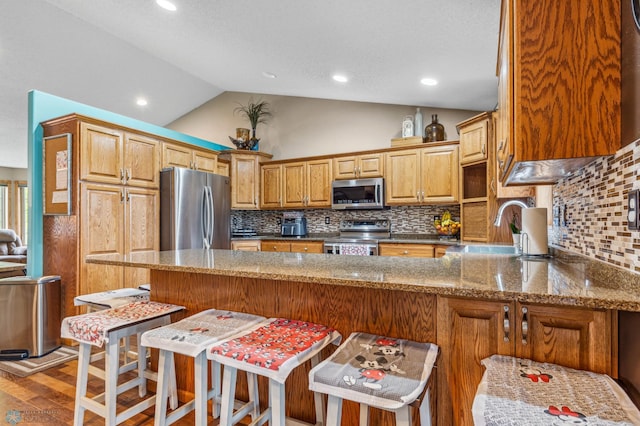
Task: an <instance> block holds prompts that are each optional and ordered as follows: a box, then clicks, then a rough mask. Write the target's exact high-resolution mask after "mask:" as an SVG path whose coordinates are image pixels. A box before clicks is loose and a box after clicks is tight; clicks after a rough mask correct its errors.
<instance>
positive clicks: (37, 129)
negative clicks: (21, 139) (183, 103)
mask: <svg viewBox="0 0 640 426" xmlns="http://www.w3.org/2000/svg"><path fill="white" fill-rule="evenodd" d="M28 100H29V118H28V120H29V123H28V131H29V135H28V144H29V146H28V165H29V189H30V190H29V198H30V199H29V204H30V206H31V211H30V212H29V241H28V246H29V260H28V264H27V274H28V275H30V276H33V277H39V276H41V275H42V261H43V246H42V212H43V211H42V126H40V123H41V122H43V121H47V120H51V119H53V118H57V117H62V116H64V115H67V114H72V113H78V114H81V115H84V116H87V117H93V118H96V119H99V120H103V121H108V122H110V123H114V124H118V125H121V126H124V127H128V128H131V129H134V130H140V131H143V132H147V133H151V134H154V135H157V136H162V137H165V138H169V139H173V140H176V141H179V142H184V143H188V144H191V145H196V146H199V147H202V148H207V149H212V150H216V151H224V150H228V149H229V147H226V146H223V145H218V144H217V143H215V142H210V141H207V140H204V139H199V138H196V137H193V136H189V135H186V134H184V133H180V132H176V131H175V130H171V129H167V128H164V127H161V126H156V125H153V124H149V123H145V122H144V121H140V120H135V119H133V118H129V117H125V116H123V115H120V114H115V113H113V112H109V111H105V110H102V109H99V108H95V107H92V106H88V105H84V104H81V103H79V102H75V101H71V100H68V99H64V98H60V97H58V96H54V95H50V94H48V93H44V92H40V91H37V90H32V91H30V92H29V99H28ZM72 161H76V159H72Z"/></svg>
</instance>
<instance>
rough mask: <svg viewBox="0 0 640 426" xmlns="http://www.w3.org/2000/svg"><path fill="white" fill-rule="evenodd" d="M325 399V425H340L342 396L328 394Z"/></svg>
mask: <svg viewBox="0 0 640 426" xmlns="http://www.w3.org/2000/svg"><path fill="white" fill-rule="evenodd" d="M327 400H328V402H327V426H340V421H341V419H342V398H339V397H337V396H335V395H329V396H328V398H327Z"/></svg>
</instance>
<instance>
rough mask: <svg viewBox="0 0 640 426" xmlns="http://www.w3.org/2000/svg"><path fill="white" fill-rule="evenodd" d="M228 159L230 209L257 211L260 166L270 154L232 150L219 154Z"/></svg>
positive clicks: (258, 206) (258, 204) (258, 205)
mask: <svg viewBox="0 0 640 426" xmlns="http://www.w3.org/2000/svg"><path fill="white" fill-rule="evenodd" d="M220 156H221V157H223V158H224V159H229V161H230V169H229V174H230V178H231V208H232V209H235V210H259V208H260V164H261V163H262V162H263V161H267V160H269V159H270V158H271V157H272V156H271V154H266V153H264V152H260V151H248V150H246V151H245V150H234V151H230V152H229V151H228V152H223V153H221V154H220Z"/></svg>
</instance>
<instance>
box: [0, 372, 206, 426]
mask: <svg viewBox="0 0 640 426" xmlns="http://www.w3.org/2000/svg"><path fill="white" fill-rule="evenodd" d="M77 364H78V363H77V361H70V362H68V363H66V364H62V365H60V366H57V367H52V368H50V369H48V370H45V371H43V372H40V373H36V374H33V375H31V376H28V377H18V376H15V375H13V374H10V373H6V372H4V371H0V423H2V424H11V422H10V421H9V418H10V417H9V416H10V415H11V414H12V412H13V411H18V412H19V413H13V415H14V418H15V419H16V420H17V419H18V417H17V416H19V418H20V421H19V422H17V423H16V426H22V425H47V426H49V425H64V426H68V425H71V424H73V407H74V401H75V391H76V369H77ZM103 390H104V386H101V380H98V379H95V378H91V379H90V380H89V391H90V392H91V394H92V395H93V394H98V393H101V392H102V391H103ZM138 401H139V398H138V391H137V388H135V389H131V390H130V391H127V392H125V393H124V394H122V395H120V396H119V397H118V409H119V410H121V409H124V408H126V407H129V406H132V405H134V404H135V403H136V402H138ZM153 414H154V407H151V408H149V409H148V410H146V411H144V412H143V413H140V414H138V415H137V416H134V417H133V418H131V419H129V420H127V421H126V422H124V423H122V424H123V425H127V426H134V425H135V426H143V425H145V426H146V425H153ZM84 424H85V425H104V419H103V418H102V417H100V416H97V415H96V414H94V413H92V412H90V411H87V412H86V413H85V416H84ZM174 424H176V425H185V426H186V425H193V424H194V417H193V412H192V413H189V414H188V415H187V416H185V417H184V418H183V419H181V420H180V421H178V422H176V423H174ZM208 424H209V425H217V424H218V421H217V420H215V421H214V420H213V418H211V417H210V416H209V423H208Z"/></svg>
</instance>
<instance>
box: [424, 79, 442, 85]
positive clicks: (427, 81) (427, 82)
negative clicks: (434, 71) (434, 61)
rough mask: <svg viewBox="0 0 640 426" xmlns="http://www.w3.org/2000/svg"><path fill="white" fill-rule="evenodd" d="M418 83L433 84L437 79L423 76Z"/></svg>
mask: <svg viewBox="0 0 640 426" xmlns="http://www.w3.org/2000/svg"><path fill="white" fill-rule="evenodd" d="M420 83H422V84H424V85H425V86H435V85H436V84H438V80H436V79H434V78H423V79H422V80H420Z"/></svg>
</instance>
